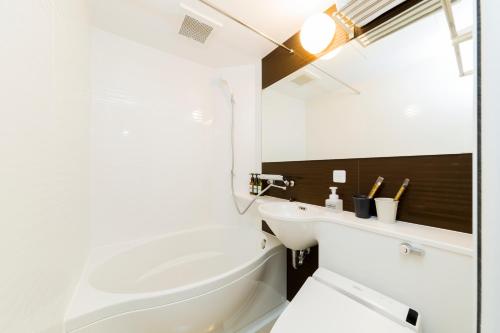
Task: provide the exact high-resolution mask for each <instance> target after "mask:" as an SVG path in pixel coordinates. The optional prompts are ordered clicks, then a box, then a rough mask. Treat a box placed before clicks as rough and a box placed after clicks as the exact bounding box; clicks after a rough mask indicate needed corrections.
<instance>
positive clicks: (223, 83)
mask: <svg viewBox="0 0 500 333" xmlns="http://www.w3.org/2000/svg"><path fill="white" fill-rule="evenodd" d="M219 85H220V87H221V88H222V89H223V90H225V91H227V92H228V94H229V96H231V103H234V94H233V91H232V90H231V86H230V85H229V82H227V80H226V79H222V78H221V79H220V80H219Z"/></svg>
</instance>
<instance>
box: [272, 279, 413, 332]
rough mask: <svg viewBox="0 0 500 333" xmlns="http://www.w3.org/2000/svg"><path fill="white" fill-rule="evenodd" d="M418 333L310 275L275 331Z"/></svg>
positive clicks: (277, 323)
mask: <svg viewBox="0 0 500 333" xmlns="http://www.w3.org/2000/svg"><path fill="white" fill-rule="evenodd" d="M304 332H314V333H378V332H380V333H415V331H414V330H412V329H410V328H408V327H405V326H403V325H401V324H399V323H397V322H395V321H394V320H391V319H389V318H388V317H386V316H384V315H382V314H380V313H378V312H376V311H375V310H372V309H370V308H368V307H367V306H365V305H363V304H361V303H359V302H357V301H355V300H354V299H352V298H350V297H348V296H346V295H344V294H342V293H341V292H339V291H337V290H335V289H333V288H330V287H328V286H326V285H325V284H323V283H320V282H318V281H316V280H315V279H314V278H309V279H308V280H307V281H306V283H305V284H304V286H302V288H301V289H300V291H299V293H298V294H297V295H296V296H295V298H294V299H293V301H292V302H291V303H290V304H289V305H288V307H287V308H286V309H285V311H284V312H283V313H282V315H281V316H280V317H279V318H278V320H277V322H276V324H275V325H274V327H273V329H272V330H271V333H304Z"/></svg>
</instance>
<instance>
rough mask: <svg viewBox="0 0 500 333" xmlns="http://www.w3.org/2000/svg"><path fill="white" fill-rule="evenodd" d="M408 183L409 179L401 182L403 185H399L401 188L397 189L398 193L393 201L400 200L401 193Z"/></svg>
mask: <svg viewBox="0 0 500 333" xmlns="http://www.w3.org/2000/svg"><path fill="white" fill-rule="evenodd" d="M409 183H410V179H408V178H406V179H405V180H404V182H403V185H401V187H400V188H399V191H398V193H397V194H396V196H395V197H394V201H399V199H400V198H401V196H402V195H403V192H404V191H405V190H406V188H407V187H408V184H409Z"/></svg>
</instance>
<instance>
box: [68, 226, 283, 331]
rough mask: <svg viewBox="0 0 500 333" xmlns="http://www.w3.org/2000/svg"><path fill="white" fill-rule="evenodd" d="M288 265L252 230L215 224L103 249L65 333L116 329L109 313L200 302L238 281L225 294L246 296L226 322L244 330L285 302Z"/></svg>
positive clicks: (91, 264)
mask: <svg viewBox="0 0 500 333" xmlns="http://www.w3.org/2000/svg"><path fill="white" fill-rule="evenodd" d="M264 239H266V246H265V248H262V246H261V245H262V241H263V240H264ZM285 265H286V251H285V249H284V247H283V246H282V245H281V243H280V242H279V241H278V240H277V239H276V238H275V237H272V236H270V235H268V234H266V233H263V232H262V231H260V230H257V229H256V228H248V227H227V226H209V227H205V228H197V229H191V230H186V231H181V232H176V233H172V234H167V235H164V236H158V237H155V238H154V239H143V240H140V241H134V242H132V243H121V244H115V245H112V246H106V247H102V248H98V249H95V250H94V251H93V252H92V254H91V256H90V258H89V261H88V263H87V266H86V269H85V272H84V274H83V277H82V280H81V281H80V283H79V286H78V287H77V291H76V293H75V295H74V297H73V300H72V303H71V305H70V307H69V310H68V313H67V314H66V332H94V331H95V332H103V333H104V332H106V331H105V330H104V331H102V330H100V329H99V328H98V327H100V325H104V326H106V325H111V326H112V323H113V321H110V322H109V323H107V324H104V322H107V321H108V319H110V318H116V317H120V316H122V315H123V316H124V317H127V318H129V316H128V314H129V313H135V312H142V311H144V310H145V312H149V310H148V309H150V310H151V309H155V308H158V309H162V308H163V307H165V306H166V307H170V306H171V305H173V304H179V305H180V304H181V303H184V302H185V301H189V300H193V301H194V303H193V304H194V305H196V304H198V303H199V301H198V299H199V297H205V296H204V295H209V294H211V293H213V292H215V291H217V290H224V289H226V288H227V287H229V286H231V285H234V287H235V286H236V284H235V283H240V287H239V290H236V289H235V291H234V292H232V293H230V294H228V296H226V298H227V299H228V298H237V299H240V300H239V301H237V302H236V303H234V304H237V306H236V305H233V308H232V309H230V312H227V313H226V317H227V318H225V319H224V320H221V322H223V324H224V326H230V327H239V326H242V325H243V324H248V323H250V322H252V321H253V320H255V319H256V318H259V317H261V316H263V315H265V314H266V313H267V312H269V311H271V310H272V309H274V308H276V307H277V306H280V305H281V304H283V302H286V298H285V293H286V290H285V286H286V282H285V281H284V274H282V273H283V271H284V270H285ZM108 274H109V275H108ZM117 276H119V277H120V278H119V279H116V277H117ZM250 277H251V278H250ZM241 279H243V280H242V281H241V282H236V281H238V280H241ZM243 281H247V282H243ZM236 291H237V293H239V294H240V295H239V296H238V297H236ZM219 301H220V300H218V301H217V302H219ZM175 308H177V306H175ZM187 309H188V310H189V307H187ZM188 310H187V311H188ZM172 311H173V312H172ZM175 311H177V310H171V311H169V312H168V313H169V314H171V313H174V312H175ZM189 312H190V311H189ZM160 313H162V312H161V310H160ZM145 316H147V315H145ZM161 316H162V317H165V318H166V317H170V315H165V314H161ZM119 321H120V320H119V319H117V321H116V322H119ZM161 322H162V325H167V324H168V323H169V322H168V321H165V320H162V321H161ZM174 322H177V321H175V320H173V318H172V321H171V323H174ZM95 323H99V324H95ZM89 325H90V326H89ZM134 325H135V324H134ZM87 326H89V327H88V329H87V328H85V327H87ZM96 327H97V328H96ZM159 327H161V326H159ZM134 332H135V331H134ZM137 332H140V330H139V331H137ZM228 332H232V330H229V331H228Z"/></svg>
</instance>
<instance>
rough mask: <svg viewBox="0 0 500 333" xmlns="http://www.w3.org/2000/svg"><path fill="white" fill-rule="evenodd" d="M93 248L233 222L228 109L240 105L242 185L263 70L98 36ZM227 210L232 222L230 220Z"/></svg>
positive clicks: (252, 153) (253, 151)
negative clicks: (215, 65) (210, 63)
mask: <svg viewBox="0 0 500 333" xmlns="http://www.w3.org/2000/svg"><path fill="white" fill-rule="evenodd" d="M92 66H93V67H92V84H93V105H92V153H91V161H92V164H91V166H92V167H91V175H92V177H91V185H92V186H91V194H92V196H91V200H92V205H91V207H92V208H91V215H92V243H93V246H99V245H104V244H109V243H114V242H119V241H126V240H130V239H136V238H141V237H148V236H151V235H156V234H158V233H163V232H169V231H173V230H178V229H183V228H189V227H194V226H201V225H206V224H211V223H234V222H235V221H234V219H235V218H236V216H232V217H229V216H231V215H230V214H231V212H233V213H234V207H233V206H232V201H231V196H230V186H229V175H230V171H229V170H230V162H231V161H230V141H229V139H230V131H229V120H230V109H229V103H228V94H227V92H226V91H225V90H224V88H223V87H222V86H221V85H220V79H221V78H224V79H226V80H227V81H228V82H229V84H230V85H231V89H232V90H233V91H234V93H235V97H236V100H237V105H236V110H235V115H236V117H235V119H236V121H235V122H236V127H235V131H236V132H235V133H236V135H235V136H236V154H237V159H236V166H235V167H236V173H237V180H236V187H237V189H238V190H239V191H242V190H246V189H247V179H248V176H247V175H248V173H249V172H251V171H258V169H257V168H260V165H258V164H257V163H256V160H257V158H256V157H257V156H259V154H260V149H259V151H258V152H257V149H258V148H257V147H258V146H257V145H256V136H257V134H256V132H255V128H256V121H257V120H256V118H255V117H256V114H255V108H256V105H257V98H256V96H257V91H258V90H257V85H256V82H258V80H257V69H256V66H253V65H249V66H241V67H233V68H224V69H217V70H216V69H212V68H210V67H206V66H202V65H199V64H196V63H193V62H191V61H188V60H185V59H182V58H179V57H176V56H174V55H171V54H168V53H165V52H162V51H159V50H156V49H153V48H150V47H147V46H144V45H141V44H138V43H136V42H133V41H130V40H127V39H124V38H122V37H118V36H116V35H113V34H110V33H107V32H104V31H102V30H98V29H94V30H93V49H92ZM228 214H229V216H228Z"/></svg>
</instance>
